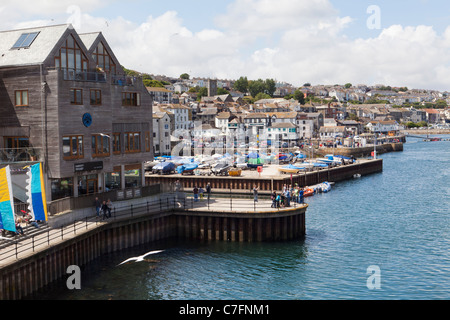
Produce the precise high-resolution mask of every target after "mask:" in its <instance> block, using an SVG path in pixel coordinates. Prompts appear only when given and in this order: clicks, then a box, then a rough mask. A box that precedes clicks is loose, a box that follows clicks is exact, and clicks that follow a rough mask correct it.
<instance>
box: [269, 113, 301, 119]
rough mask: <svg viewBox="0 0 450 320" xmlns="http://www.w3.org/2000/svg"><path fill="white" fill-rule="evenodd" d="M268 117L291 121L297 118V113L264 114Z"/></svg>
mask: <svg viewBox="0 0 450 320" xmlns="http://www.w3.org/2000/svg"><path fill="white" fill-rule="evenodd" d="M266 114H267V115H268V116H270V117H274V116H275V117H277V118H278V119H292V118H296V117H297V111H288V112H266Z"/></svg>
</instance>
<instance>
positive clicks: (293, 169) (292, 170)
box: [278, 164, 306, 173]
mask: <svg viewBox="0 0 450 320" xmlns="http://www.w3.org/2000/svg"><path fill="white" fill-rule="evenodd" d="M305 169H306V168H305V167H297V166H294V165H292V164H288V165H286V166H282V167H280V168H278V171H280V172H281V173H298V172H299V171H301V170H305Z"/></svg>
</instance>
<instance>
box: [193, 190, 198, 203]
mask: <svg viewBox="0 0 450 320" xmlns="http://www.w3.org/2000/svg"><path fill="white" fill-rule="evenodd" d="M193 191H194V201H195V202H197V201H198V188H197V186H194V190H193Z"/></svg>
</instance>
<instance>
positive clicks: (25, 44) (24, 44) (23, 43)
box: [11, 32, 39, 49]
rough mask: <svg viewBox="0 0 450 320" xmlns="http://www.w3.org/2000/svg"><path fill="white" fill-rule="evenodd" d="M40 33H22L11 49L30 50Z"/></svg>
mask: <svg viewBox="0 0 450 320" xmlns="http://www.w3.org/2000/svg"><path fill="white" fill-rule="evenodd" d="M38 34H39V32H30V33H22V34H21V35H20V37H19V39H18V40H17V41H16V43H15V44H14V45H13V46H12V48H11V49H20V48H29V47H30V46H31V44H32V43H33V41H34V40H35V39H36V37H37V36H38Z"/></svg>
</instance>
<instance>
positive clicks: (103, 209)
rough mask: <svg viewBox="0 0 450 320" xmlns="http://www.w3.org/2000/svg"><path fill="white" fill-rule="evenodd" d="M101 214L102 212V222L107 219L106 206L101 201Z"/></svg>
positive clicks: (104, 202)
mask: <svg viewBox="0 0 450 320" xmlns="http://www.w3.org/2000/svg"><path fill="white" fill-rule="evenodd" d="M101 212H102V220H105V219H108V205H107V204H106V201H105V200H103V203H102V207H101Z"/></svg>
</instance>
